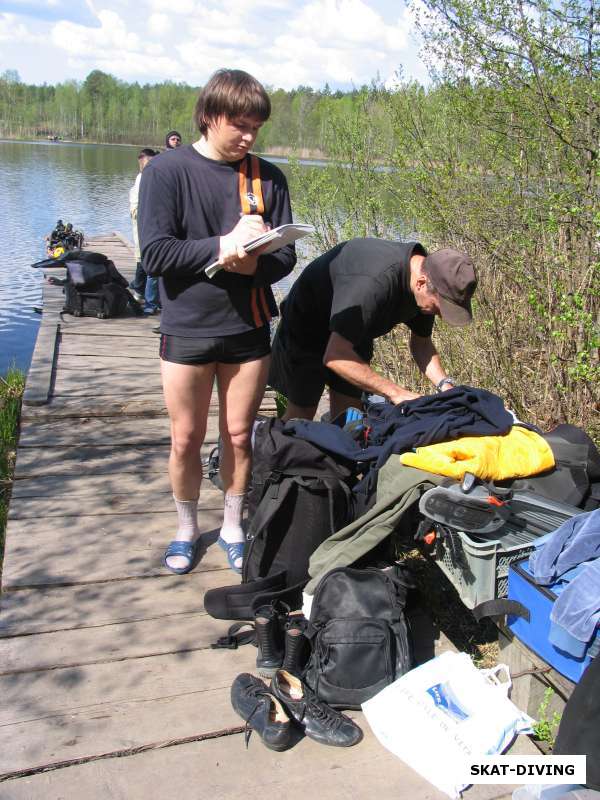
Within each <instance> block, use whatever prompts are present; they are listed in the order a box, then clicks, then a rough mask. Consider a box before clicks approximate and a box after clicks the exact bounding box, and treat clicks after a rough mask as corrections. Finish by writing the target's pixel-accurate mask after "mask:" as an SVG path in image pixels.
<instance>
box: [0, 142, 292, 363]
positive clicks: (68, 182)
mask: <svg viewBox="0 0 600 800" xmlns="http://www.w3.org/2000/svg"><path fill="white" fill-rule="evenodd" d="M137 153H138V148H137V147H126V146H118V145H82V144H69V143H63V142H56V143H54V142H8V141H0V165H1V174H2V179H1V180H0V219H1V220H2V222H3V225H4V258H3V259H1V260H0V375H3V374H4V373H5V372H6V370H7V369H8V368H9V367H10V366H11V365H12V364H14V365H15V366H17V367H19V368H20V369H23V370H27V368H28V367H29V363H30V361H31V353H32V350H33V346H34V344H35V338H36V336H37V330H38V326H39V321H40V316H39V314H36V313H35V311H34V310H33V309H34V307H39V305H40V303H41V298H42V274H41V272H39V271H37V270H34V269H31V267H30V265H31V264H32V263H34V262H35V261H39V260H40V259H41V258H44V255H45V254H44V236H45V235H46V234H47V233H49V232H50V231H51V230H52V229H53V228H54V226H55V224H56V221H57V220H58V219H62V221H63V222H65V223H67V222H71V223H72V224H73V227H74V228H77V229H78V230H82V231H83V232H84V234H85V235H86V236H88V237H93V236H98V235H100V234H106V233H111V232H112V231H121V232H122V233H123V234H124V235H125V236H126V237H127V238H129V239H131V223H130V219H129V204H128V194H129V188H130V186H131V185H132V183H133V181H134V179H135V175H136V173H137ZM282 169H283V170H284V171H285V169H286V168H285V166H284V165H282ZM286 283H289V281H288V282H286ZM281 288H282V290H283V293H284V294H285V291H287V288H288V286H287V285H286V286H282V287H281Z"/></svg>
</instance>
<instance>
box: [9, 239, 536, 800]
mask: <svg viewBox="0 0 600 800" xmlns="http://www.w3.org/2000/svg"><path fill="white" fill-rule="evenodd" d="M88 248H90V249H95V250H100V251H102V252H104V253H105V254H106V255H108V256H109V257H110V258H112V259H113V261H114V262H115V264H116V265H117V267H118V268H119V270H120V271H121V272H122V273H123V274H124V275H126V276H127V277H129V278H130V277H131V275H132V274H133V269H134V256H133V251H132V248H131V246H130V245H129V244H128V243H127V242H126V241H125V240H124V239H123V237H121V236H119V235H117V234H115V235H111V236H107V237H102V238H100V237H99V238H96V239H94V240H92V241H90V242H89V243H88ZM61 307H62V291H61V289H60V288H58V287H53V286H50V285H47V284H46V285H45V288H44V313H43V322H42V326H41V329H40V335H39V337H38V342H37V346H36V350H35V353H34V360H33V363H32V367H31V370H30V373H29V376H28V380H27V387H26V393H25V405H24V407H23V420H22V427H21V435H20V441H19V448H18V457H17V465H16V475H15V484H14V490H13V495H12V502H11V506H10V513H9V523H8V528H7V535H6V556H5V561H4V573H3V582H2V588H3V594H2V605H1V614H0V697H1V698H2V704H1V710H0V720H1V722H0V798H2V800H24V799H25V798H27V799H28V800H38V798H39V800H42V798H43V800H59V798H62V799H63V800H71V798H80V797H86V798H92V799H93V798H122V799H123V800H138V799H139V800H147V798H166V799H167V798H178V800H188V798H189V800H196V798H203V797H210V798H215V800H216V799H218V800H221V799H229V798H231V799H232V800H233V798H236V799H237V798H240V797H243V798H247V799H248V800H253V798H260V800H281V798H282V797H285V798H287V800H295V799H296V798H298V799H299V798H305V796H306V795H307V793H311V792H314V793H315V794H316V795H317V796H319V797H321V798H337V797H345V798H358V799H362V798H365V800H366V798H372V797H373V796H380V797H383V798H387V797H390V798H391V797H411V798H421V799H422V800H441V798H442V797H443V795H441V794H440V793H439V792H437V791H436V790H434V789H433V788H432V787H431V786H430V785H429V784H427V783H426V782H425V781H423V780H422V779H421V778H420V777H419V776H418V775H416V773H414V772H413V771H412V770H410V769H409V768H408V767H406V765H404V764H403V763H402V762H400V761H399V760H397V759H395V758H394V757H393V756H392V755H390V754H389V753H388V752H387V751H386V750H384V749H383V747H381V746H380V745H379V743H378V742H377V741H376V740H375V739H374V737H373V735H372V734H371V733H370V731H369V728H368V726H367V724H366V723H365V722H364V720H363V721H362V723H361V720H362V715H361V714H360V713H357V712H352V716H353V717H355V718H356V719H357V721H358V722H359V724H361V727H362V728H363V730H364V733H365V739H364V741H363V742H362V743H361V744H360V745H358V746H356V747H354V748H351V749H350V750H337V749H333V748H327V747H323V746H320V745H317V744H315V743H314V742H312V741H310V740H308V739H303V740H302V741H301V742H300V743H299V744H298V745H297V746H295V747H294V748H293V749H291V750H289V751H287V752H285V753H273V752H272V751H269V750H267V749H266V748H265V747H264V746H263V745H262V743H261V741H260V739H259V738H258V737H257V736H256V735H253V736H252V737H251V739H250V743H249V747H248V749H247V750H246V748H245V745H244V735H243V722H242V720H240V718H239V717H238V716H237V715H236V714H235V713H234V711H233V710H232V708H231V705H230V701H229V691H230V686H231V683H232V681H233V679H234V678H235V676H236V675H237V674H238V673H240V672H243V671H253V667H254V659H255V656H256V651H255V649H254V648H253V647H252V646H246V647H242V648H240V649H239V650H212V649H211V648H210V645H211V643H212V642H214V641H216V639H217V638H218V637H219V636H221V635H223V634H224V633H225V632H226V630H227V627H228V624H229V623H227V622H220V621H218V620H214V619H212V618H211V617H210V616H208V615H207V614H206V612H205V611H204V608H203V597H204V593H205V591H206V590H207V589H209V588H212V587H215V586H224V585H228V584H231V583H234V582H235V580H236V579H235V576H234V575H233V573H232V572H231V571H230V570H229V569H228V568H227V566H226V560H225V556H224V554H223V553H222V552H221V551H220V550H219V549H218V548H217V547H216V546H214V542H215V540H216V537H217V531H218V527H219V525H220V521H221V514H222V495H221V493H220V492H218V491H216V490H215V489H214V488H213V487H212V486H211V485H210V484H208V482H205V483H204V485H203V488H202V493H201V502H200V512H199V519H200V525H201V529H202V542H203V547H202V558H201V560H200V562H199V563H198V565H197V566H196V568H195V569H194V571H193V572H192V573H191V574H189V575H185V576H175V575H172V574H170V573H168V572H167V571H166V570H165V568H164V567H163V565H162V557H163V552H164V549H165V546H166V544H167V542H168V541H169V540H170V539H171V538H172V535H173V533H174V531H175V524H176V516H175V512H174V508H173V502H172V497H171V490H170V486H169V483H168V479H167V474H166V462H167V456H168V451H169V425H168V418H167V416H166V412H165V408H164V404H163V399H162V393H161V387H160V375H159V359H158V355H157V351H158V337H157V336H156V334H154V333H153V332H152V327H153V326H154V325H155V324H156V318H152V317H150V318H146V319H143V318H136V317H133V316H130V317H124V318H122V319H114V320H95V319H92V318H83V319H77V318H75V317H71V316H66V315H65V316H62V315H61V313H60V310H61ZM266 409H267V410H272V409H273V403H272V401H269V400H267V401H266ZM213 411H216V406H215V407H213ZM216 439H217V416H216V413H211V415H210V421H209V429H208V434H207V441H206V444H205V446H204V455H206V454H208V452H209V450H210V449H211V447H212V446H213V445H214V444H215V442H216ZM400 724H401V721H400ZM522 738H523V737H521V739H522ZM524 741H525V744H521V745H520V748H519V749H518V750H516V752H530V751H529V750H528V749H527V740H524ZM511 790H512V789H511V787H508V786H478V787H475V788H474V789H472V790H471V791H470V792H469V797H472V798H481V799H482V800H491V798H501V797H509V796H510V792H511Z"/></svg>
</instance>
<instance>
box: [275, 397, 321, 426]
mask: <svg viewBox="0 0 600 800" xmlns="http://www.w3.org/2000/svg"><path fill="white" fill-rule="evenodd" d="M317 408H318V404H317V405H316V406H297V405H296V404H295V403H292V402H291V401H290V400H288V404H287V408H286V410H285V413H284V415H283V416H282V418H281V419H282V420H283V421H284V422H287V421H288V420H290V419H314V417H315V414H316V413H317Z"/></svg>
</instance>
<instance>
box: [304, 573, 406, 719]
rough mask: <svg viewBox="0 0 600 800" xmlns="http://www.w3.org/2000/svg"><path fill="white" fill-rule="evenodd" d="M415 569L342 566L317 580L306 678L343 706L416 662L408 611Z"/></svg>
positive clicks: (368, 695)
mask: <svg viewBox="0 0 600 800" xmlns="http://www.w3.org/2000/svg"><path fill="white" fill-rule="evenodd" d="M412 586H413V582H412V580H411V578H410V576H409V573H408V572H407V571H406V570H405V569H403V568H402V567H400V566H397V565H396V566H393V567H389V568H388V569H385V570H381V569H375V568H367V569H353V568H352V567H340V568H338V569H332V570H331V572H328V573H327V574H326V575H325V576H324V577H323V578H322V579H321V580H320V581H319V584H318V585H317V588H316V590H315V594H314V597H313V601H312V607H311V612H310V620H309V625H308V629H307V632H306V636H307V637H308V638H309V639H310V642H311V647H312V652H311V655H310V659H309V662H308V665H307V668H306V673H305V681H306V683H307V684H308V685H309V686H310V687H311V688H312V689H313V690H314V691H315V692H316V694H317V695H318V697H319V699H320V700H324V701H325V702H326V703H328V704H329V705H330V706H334V707H338V708H360V706H361V704H362V703H364V702H365V701H366V700H368V699H369V698H371V697H373V696H374V695H375V694H377V692H379V691H380V690H381V689H383V688H384V687H385V686H387V685H388V684H390V683H392V682H393V681H394V680H396V678H399V677H400V676H401V675H404V673H405V672H408V670H409V669H411V667H412V663H413V656H412V642H411V638H410V631H409V627H408V623H407V620H406V617H405V614H404V608H405V605H406V596H407V592H408V589H409V588H411V587H412Z"/></svg>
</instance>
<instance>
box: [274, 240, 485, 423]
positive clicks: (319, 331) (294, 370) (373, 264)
mask: <svg viewBox="0 0 600 800" xmlns="http://www.w3.org/2000/svg"><path fill="white" fill-rule="evenodd" d="M476 286H477V278H476V275H475V269H474V266H473V263H472V261H471V259H470V258H469V257H468V256H467V255H466V254H465V253H460V252H458V251H457V250H448V249H446V250H439V251H437V252H435V253H432V254H431V255H427V252H426V250H425V248H424V247H423V246H422V245H420V244H419V243H418V242H408V243H402V242H391V241H385V240H383V239H351V240H350V241H348V242H343V243H342V244H339V245H337V246H336V247H334V248H333V249H332V250H330V251H329V252H327V253H325V254H324V255H322V256H320V257H319V258H317V259H315V260H314V261H313V262H312V263H310V264H309V265H308V266H307V267H305V269H304V270H303V272H302V273H301V274H300V277H299V278H298V280H297V281H296V282H295V283H294V285H293V286H292V288H291V290H290V292H289V294H288V296H287V297H286V299H285V301H284V302H283V304H282V306H281V315H282V319H281V322H280V324H279V327H278V329H277V334H276V336H275V341H274V342H273V354H272V364H271V372H270V375H269V384H270V385H271V386H272V387H273V388H274V389H277V390H278V391H279V392H281V394H283V395H285V397H287V399H288V406H287V410H286V413H285V416H284V419H286V420H287V419H292V418H301V419H312V418H313V417H314V415H315V412H316V410H317V405H318V403H319V399H320V397H321V394H322V393H323V389H324V387H325V385H326V384H327V385H328V386H329V389H330V404H331V418H332V419H334V418H335V417H336V416H337V415H338V414H340V413H341V412H342V411H344V410H345V409H347V408H349V407H350V406H353V405H356V403H357V398H360V396H361V393H362V392H363V391H368V392H373V393H375V394H381V395H384V396H385V397H386V398H387V399H388V400H389V401H390V402H392V403H401V402H402V401H404V400H411V399H413V398H415V397H418V395H416V394H414V393H413V392H410V391H408V390H407V389H405V388H404V387H402V386H398V385H397V384H395V383H394V382H393V381H390V380H388V379H387V378H384V377H383V376H381V375H378V374H377V373H376V372H375V371H374V370H372V369H371V367H370V365H369V363H370V361H371V358H372V356H373V341H374V339H376V338H377V337H379V336H384V335H385V334H386V333H389V332H390V331H391V330H392V329H393V328H394V327H395V326H396V325H397V324H398V323H400V322H403V323H405V324H406V325H407V326H408V328H409V329H410V350H411V353H412V356H413V358H414V360H415V362H416V363H417V365H418V367H419V369H420V370H421V372H423V373H424V374H425V375H426V376H427V377H428V378H429V380H430V381H431V382H432V383H433V384H434V386H436V388H437V389H438V390H440V391H441V390H443V389H450V388H452V386H453V385H454V381H453V379H452V378H449V377H448V375H447V373H446V371H445V370H444V368H443V366H442V364H441V362H440V358H439V355H438V353H437V350H436V349H435V346H434V344H433V342H432V341H431V332H432V330H433V324H434V319H435V316H436V315H437V316H440V317H441V318H442V319H443V320H444V321H445V322H447V323H448V324H450V325H467V324H468V323H469V322H471V319H472V315H471V297H472V296H473V293H474V292H475V288H476Z"/></svg>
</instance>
